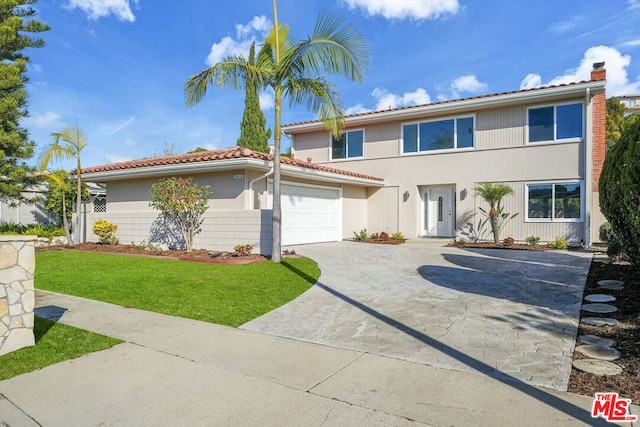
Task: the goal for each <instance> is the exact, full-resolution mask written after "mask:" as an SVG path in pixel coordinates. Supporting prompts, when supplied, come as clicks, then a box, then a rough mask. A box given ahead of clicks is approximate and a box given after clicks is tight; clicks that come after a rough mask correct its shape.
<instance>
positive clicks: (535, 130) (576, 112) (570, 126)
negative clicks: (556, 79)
mask: <svg viewBox="0 0 640 427" xmlns="http://www.w3.org/2000/svg"><path fill="white" fill-rule="evenodd" d="M528 119H529V121H528V123H529V142H540V141H560V140H567V139H575V138H582V127H583V126H582V104H581V103H577V104H565V105H551V106H547V107H537V108H529V117H528Z"/></svg>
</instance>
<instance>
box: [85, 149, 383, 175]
mask: <svg viewBox="0 0 640 427" xmlns="http://www.w3.org/2000/svg"><path fill="white" fill-rule="evenodd" d="M231 159H256V160H263V161H266V162H273V159H274V156H273V154H267V153H261V152H259V151H254V150H251V149H249V148H246V147H231V148H226V149H221V150H209V151H199V152H197V153H187V154H174V155H170V156H163V157H150V158H146V159H137V160H130V161H126V162H118V163H110V164H106V165H100V166H92V167H88V168H83V169H82V173H83V174H92V173H100V172H111V171H118V170H128V169H139V168H149V167H150V168H153V167H160V166H167V165H174V164H189V163H199V162H214V161H220V160H231ZM280 163H282V164H285V165H289V166H297V167H301V168H306V169H313V170H318V171H322V172H328V173H334V174H338V175H345V176H352V177H356V178H362V179H368V180H373V181H384V180H383V179H382V178H378V177H375V176H370V175H365V174H361V173H357V172H352V171H347V170H343V169H337V168H332V167H328V166H322V165H318V164H314V163H308V162H306V161H302V160H297V159H292V158H290V157H287V156H281V157H280Z"/></svg>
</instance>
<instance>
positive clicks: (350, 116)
mask: <svg viewBox="0 0 640 427" xmlns="http://www.w3.org/2000/svg"><path fill="white" fill-rule="evenodd" d="M600 80H605V79H596V80H583V81H580V82H576V83H564V84H560V85H553V86H542V87H535V88H531V89H521V90H514V91H511V92H501V93H491V94H487V95H480V96H472V97H469V98H459V99H450V100H447V101H439V102H431V103H429V104H421V105H411V106H408V107H397V108H390V109H387V110H376V111H365V112H363V113H357V114H351V115H349V116H346V117H345V118H346V119H350V118H354V117H363V116H370V115H373V114H379V113H387V112H390V111H405V110H411V109H413V108H416V109H417V108H423V107H427V106H435V105H444V104H451V103H454V102H460V101H470V100H474V99H483V98H492V97H494V96H504V95H512V94H516V93H526V92H535V91H540V90H545V89H551V88H557V87H570V86H577V85H580V84H584V83H591V82H596V81H600ZM312 123H314V124H315V123H320V120H308V121H304V122H297V123H288V124H286V125H282V127H283V129H284V128H287V127H289V126H300V125H306V124H312Z"/></svg>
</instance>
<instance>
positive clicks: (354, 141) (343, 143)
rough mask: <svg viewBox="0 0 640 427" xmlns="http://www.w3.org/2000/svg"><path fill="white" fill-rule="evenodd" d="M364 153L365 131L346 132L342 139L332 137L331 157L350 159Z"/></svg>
mask: <svg viewBox="0 0 640 427" xmlns="http://www.w3.org/2000/svg"><path fill="white" fill-rule="evenodd" d="M363 155H364V131H362V130H353V131H349V132H344V133H343V134H342V135H341V137H340V139H336V138H335V137H334V136H332V137H331V158H332V159H348V158H352V157H362V156H363Z"/></svg>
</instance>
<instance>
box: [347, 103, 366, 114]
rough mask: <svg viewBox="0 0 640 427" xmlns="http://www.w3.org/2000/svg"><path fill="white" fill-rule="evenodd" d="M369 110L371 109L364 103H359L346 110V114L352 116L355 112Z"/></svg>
mask: <svg viewBox="0 0 640 427" xmlns="http://www.w3.org/2000/svg"><path fill="white" fill-rule="evenodd" d="M369 111H371V110H370V109H368V108H366V107H365V106H364V105H363V104H357V105H354V106H352V107H349V108H347V109H346V110H344V114H345V116H351V115H353V114H360V113H368V112H369Z"/></svg>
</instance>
